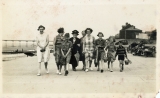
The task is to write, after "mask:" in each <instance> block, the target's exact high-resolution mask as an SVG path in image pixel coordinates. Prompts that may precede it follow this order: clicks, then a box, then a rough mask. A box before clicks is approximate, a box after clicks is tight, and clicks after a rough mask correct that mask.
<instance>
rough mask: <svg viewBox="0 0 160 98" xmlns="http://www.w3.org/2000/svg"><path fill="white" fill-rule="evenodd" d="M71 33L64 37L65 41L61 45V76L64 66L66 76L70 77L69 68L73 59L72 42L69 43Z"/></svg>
mask: <svg viewBox="0 0 160 98" xmlns="http://www.w3.org/2000/svg"><path fill="white" fill-rule="evenodd" d="M69 38H70V36H69V33H66V34H65V35H64V41H63V42H62V43H61V55H60V68H59V72H60V74H61V69H62V65H64V68H65V76H67V75H68V66H69V62H70V59H71V48H72V42H71V41H69Z"/></svg>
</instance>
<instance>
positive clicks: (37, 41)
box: [36, 37, 43, 48]
mask: <svg viewBox="0 0 160 98" xmlns="http://www.w3.org/2000/svg"><path fill="white" fill-rule="evenodd" d="M36 43H37V46H39V47H40V48H43V47H42V46H41V45H40V44H39V40H38V38H37V37H36Z"/></svg>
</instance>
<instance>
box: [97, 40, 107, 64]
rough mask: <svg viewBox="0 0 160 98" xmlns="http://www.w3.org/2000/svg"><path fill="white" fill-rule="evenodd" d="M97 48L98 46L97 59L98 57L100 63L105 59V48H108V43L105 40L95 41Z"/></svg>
mask: <svg viewBox="0 0 160 98" xmlns="http://www.w3.org/2000/svg"><path fill="white" fill-rule="evenodd" d="M95 46H98V54H96V57H97V55H98V58H96V59H97V60H98V61H99V60H101V59H104V55H105V52H104V48H105V46H106V41H105V40H104V39H97V40H96V41H95Z"/></svg>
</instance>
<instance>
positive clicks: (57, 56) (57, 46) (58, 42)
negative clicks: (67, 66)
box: [55, 35, 64, 63]
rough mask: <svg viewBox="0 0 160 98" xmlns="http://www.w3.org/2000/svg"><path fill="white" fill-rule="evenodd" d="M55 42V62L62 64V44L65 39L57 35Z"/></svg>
mask: <svg viewBox="0 0 160 98" xmlns="http://www.w3.org/2000/svg"><path fill="white" fill-rule="evenodd" d="M55 40H56V42H55V61H56V63H60V54H61V43H62V42H63V41H64V37H63V36H60V35H57V36H56V38H55Z"/></svg>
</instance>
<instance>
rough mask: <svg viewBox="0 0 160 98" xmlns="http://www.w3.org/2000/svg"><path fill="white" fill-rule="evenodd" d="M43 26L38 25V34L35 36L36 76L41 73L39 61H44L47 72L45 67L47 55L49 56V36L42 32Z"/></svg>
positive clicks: (47, 59)
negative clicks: (37, 66)
mask: <svg viewBox="0 0 160 98" xmlns="http://www.w3.org/2000/svg"><path fill="white" fill-rule="evenodd" d="M44 30H45V27H44V26H42V25H40V26H39V27H38V31H40V34H38V35H37V37H36V43H37V57H38V62H39V69H38V74H37V76H40V75H41V62H44V65H45V69H46V73H47V74H48V73H49V70H48V68H47V65H48V61H49V57H50V50H49V36H48V35H47V34H45V33H44Z"/></svg>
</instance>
